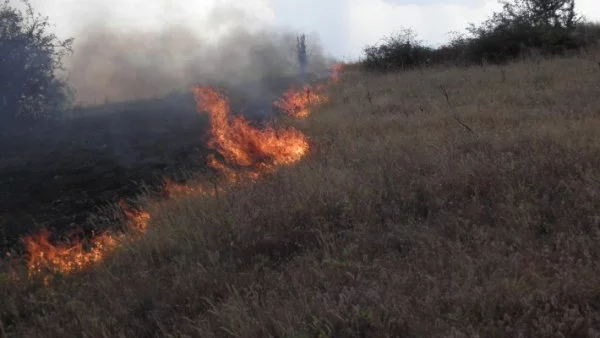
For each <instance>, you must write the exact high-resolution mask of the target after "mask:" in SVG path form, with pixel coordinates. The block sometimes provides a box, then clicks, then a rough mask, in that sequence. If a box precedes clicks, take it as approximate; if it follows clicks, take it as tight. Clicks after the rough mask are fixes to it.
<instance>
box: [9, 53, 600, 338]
mask: <svg viewBox="0 0 600 338" xmlns="http://www.w3.org/2000/svg"><path fill="white" fill-rule="evenodd" d="M596 61H597V60H595V59H594V58H593V57H592V56H578V57H572V58H565V59H555V60H544V61H539V62H527V63H518V64H514V65H509V66H503V67H501V66H499V67H487V68H469V69H438V70H427V71H415V72H408V73H401V74H388V75H382V76H373V75H365V74H360V73H355V74H347V80H346V81H345V82H344V83H342V84H341V85H339V86H338V87H335V88H334V89H332V102H331V104H329V105H327V106H325V107H323V108H321V109H319V110H317V111H316V112H314V114H313V115H312V116H311V117H310V118H309V119H308V120H306V121H302V122H300V123H298V127H299V128H301V129H303V130H304V131H306V133H307V134H309V135H310V136H311V138H312V142H313V144H314V147H313V153H312V154H311V156H310V157H309V158H308V159H306V160H305V161H304V162H303V163H301V164H298V165H297V166H294V167H288V168H284V169H282V170H281V171H279V172H278V173H277V174H275V175H274V176H272V177H269V178H267V179H265V180H264V182H261V183H260V184H256V185H252V186H250V187H248V188H244V189H233V190H231V191H229V192H227V193H224V194H221V195H220V196H219V199H214V198H209V197H206V198H202V197H193V198H192V197H191V198H188V199H182V200H179V201H172V202H167V203H164V204H161V205H159V206H157V207H155V208H154V209H153V210H152V213H153V215H154V219H153V224H152V227H151V230H150V231H149V233H148V235H147V237H146V238H145V239H144V240H143V241H142V242H140V243H137V244H134V245H131V246H130V247H127V248H123V250H121V251H119V252H118V253H117V254H116V255H115V257H113V258H112V259H109V260H108V261H107V262H106V264H104V265H103V266H101V267H98V268H97V269H95V270H93V271H89V272H85V273H82V274H80V275H77V276H73V277H67V278H64V279H62V280H57V281H55V282H54V283H53V284H52V285H51V286H49V287H42V286H40V285H39V284H36V283H35V282H31V283H25V284H21V285H15V284H13V283H9V282H3V283H2V284H0V286H1V287H2V289H0V299H1V300H2V301H1V305H0V316H1V317H0V320H1V321H2V324H1V325H0V328H2V329H1V330H0V336H2V335H3V334H4V335H6V336H24V337H43V336H49V337H71V336H73V337H119V336H123V337H125V336H126V337H229V336H236V337H267V336H274V337H351V336H356V337H392V336H393V337H398V336H400V337H403V336H409V337H410V336H419V337H428V336H455V337H462V336H476V335H479V336H482V337H494V336H510V337H512V336H518V335H519V334H522V335H523V336H536V337H541V336H559V335H560V334H561V333H562V335H564V336H581V337H586V336H596V337H597V336H600V284H599V283H598V281H599V280H600V260H599V258H600V257H599V256H600V245H599V244H600V243H599V239H600V169H599V168H600V134H599V133H598V130H599V128H600V101H599V98H600V71H599V69H598V66H597V64H596ZM444 92H446V93H447V97H446V95H445V94H444ZM467 127H468V128H467ZM469 128H470V130H471V131H469Z"/></svg>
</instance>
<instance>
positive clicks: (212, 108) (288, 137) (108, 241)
mask: <svg viewBox="0 0 600 338" xmlns="http://www.w3.org/2000/svg"><path fill="white" fill-rule="evenodd" d="M341 70H342V68H341V66H339V67H334V68H333V69H332V75H331V81H333V82H335V81H337V79H338V78H339V74H340V72H341ZM323 89H324V85H321V86H313V87H311V86H306V87H304V88H303V89H302V90H296V89H293V88H292V89H290V90H288V91H287V92H286V93H284V94H283V97H282V98H281V99H279V100H277V101H276V102H275V103H274V104H275V105H276V106H277V107H279V108H281V109H282V110H284V111H285V112H287V113H288V114H289V115H291V116H294V117H298V118H304V117H306V116H308V115H309V114H310V109H309V107H310V106H312V105H317V104H321V103H324V102H326V101H327V97H326V96H325V95H324V94H322V91H323ZM193 94H194V96H195V99H196V105H197V110H198V112H199V113H200V112H206V113H208V114H209V116H210V121H211V128H210V133H211V139H210V142H209V147H211V148H213V149H214V150H216V151H217V152H218V153H219V154H220V155H221V157H222V158H223V160H222V161H221V160H219V159H217V157H216V156H214V155H210V156H209V157H208V165H209V166H210V167H211V168H213V169H215V170H217V171H219V172H220V173H221V174H222V178H223V180H222V181H221V182H219V183H217V182H214V184H206V185H202V184H199V185H194V186H191V185H184V184H176V183H173V182H171V181H165V186H164V190H165V193H166V194H167V197H170V198H178V197H179V196H181V195H187V194H192V193H200V194H215V193H218V192H219V191H220V190H222V188H223V187H224V186H228V185H233V184H238V183H240V181H241V179H242V178H250V179H252V180H255V179H257V178H259V177H260V176H262V175H263V174H265V173H269V172H272V171H273V170H274V169H275V168H276V167H277V166H280V165H288V164H292V163H296V162H298V161H299V160H300V159H301V158H303V157H304V156H305V155H306V154H307V153H308V150H309V143H308V139H307V137H306V136H305V135H304V134H302V133H301V132H300V131H298V130H296V129H294V128H287V129H275V128H274V127H272V126H271V125H269V126H267V127H266V128H264V129H257V128H254V127H252V126H251V125H250V124H249V123H248V121H247V120H246V119H244V118H243V117H232V116H231V111H230V106H229V102H228V100H227V99H226V98H225V97H224V96H223V95H222V94H220V93H219V92H217V91H215V90H213V89H211V88H207V87H195V88H193ZM120 207H121V211H122V212H123V213H124V214H125V216H126V217H127V223H128V226H129V229H130V230H133V231H130V232H126V233H122V234H118V235H115V234H111V233H109V232H106V233H102V234H100V235H98V236H96V237H94V238H92V239H91V240H89V241H88V242H84V241H81V240H75V241H73V242H72V243H70V244H52V243H51V242H50V241H49V238H50V233H49V232H48V231H47V230H43V231H41V232H40V233H39V234H37V235H32V236H27V237H24V238H23V242H24V244H25V248H26V250H27V252H28V262H27V267H28V270H29V276H30V277H32V276H33V275H36V274H39V273H42V272H49V273H62V274H68V273H72V272H75V271H78V270H82V269H85V268H87V267H89V266H91V265H93V264H96V263H98V262H100V261H102V260H104V259H105V258H106V256H107V255H108V254H110V253H111V252H112V251H114V250H115V249H116V248H117V247H118V246H119V245H121V243H123V242H124V241H125V240H131V239H132V238H138V237H137V236H136V235H140V234H144V233H145V232H146V230H147V228H148V223H149V221H150V218H151V216H150V214H149V213H148V212H147V211H144V210H141V211H140V210H133V209H131V208H130V207H129V206H128V205H126V204H125V203H123V202H122V201H121V203H120ZM84 244H85V245H84ZM49 278H50V277H49V276H45V277H44V281H45V282H48V280H49Z"/></svg>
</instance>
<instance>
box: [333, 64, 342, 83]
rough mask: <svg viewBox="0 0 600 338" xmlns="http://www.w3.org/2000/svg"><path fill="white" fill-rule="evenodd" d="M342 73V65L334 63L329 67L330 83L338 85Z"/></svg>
mask: <svg viewBox="0 0 600 338" xmlns="http://www.w3.org/2000/svg"><path fill="white" fill-rule="evenodd" d="M343 72H344V64H343V63H336V64H334V65H333V66H332V67H331V78H330V79H331V82H333V83H338V82H339V81H340V79H341V78H342V73H343Z"/></svg>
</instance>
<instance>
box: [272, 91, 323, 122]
mask: <svg viewBox="0 0 600 338" xmlns="http://www.w3.org/2000/svg"><path fill="white" fill-rule="evenodd" d="M321 88H322V87H321V86H316V87H315V88H311V87H310V86H305V87H304V88H303V89H296V88H290V89H288V90H287V91H286V92H285V93H283V96H282V97H281V98H280V99H278V100H276V101H275V102H274V105H275V107H277V108H280V109H281V110H283V111H284V112H286V113H287V114H288V115H290V116H292V117H295V118H300V119H304V118H306V117H308V115H310V106H311V105H319V104H322V103H325V102H327V100H328V98H327V97H326V96H325V95H323V94H320V93H319V91H320V90H321Z"/></svg>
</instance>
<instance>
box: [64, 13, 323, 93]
mask: <svg viewBox="0 0 600 338" xmlns="http://www.w3.org/2000/svg"><path fill="white" fill-rule="evenodd" d="M209 17H210V25H211V27H213V28H215V29H214V30H215V31H218V30H220V31H224V32H226V33H224V34H222V35H221V36H220V37H219V38H218V39H213V38H211V37H207V36H203V35H201V34H200V33H198V32H194V31H193V30H192V29H190V28H189V27H184V26H178V25H171V26H168V27H167V28H165V29H163V30H161V31H159V32H143V31H134V30H131V29H129V30H127V31H124V30H119V29H116V28H114V27H109V25H107V24H106V22H96V23H92V24H90V25H88V26H86V27H85V29H84V30H83V31H81V32H79V33H77V34H75V45H74V54H73V55H72V57H70V58H69V59H68V60H66V68H67V71H68V81H69V83H70V85H71V86H72V87H73V88H74V89H75V91H76V99H77V101H79V102H80V103H84V104H94V103H103V102H104V101H106V100H108V101H122V100H132V99H145V98H153V97H160V96H163V95H165V94H168V93H169V92H172V91H174V90H186V89H188V88H189V87H190V86H191V85H193V84H195V83H217V84H220V85H223V86H226V87H231V88H236V89H237V90H241V91H244V92H245V94H246V95H248V96H250V97H260V96H263V97H264V96H265V93H271V92H273V91H274V90H276V89H280V86H281V85H282V82H286V81H285V79H291V78H294V77H296V76H297V75H298V73H299V67H300V65H298V59H297V50H296V47H297V46H296V43H297V36H298V34H297V33H294V32H289V31H288V32H282V31H276V30H269V29H261V30H256V29H253V30H251V29H247V28H245V26H244V25H243V24H240V22H243V21H244V20H246V18H245V16H244V13H241V12H239V11H236V10H231V9H223V8H219V9H215V10H214V11H213V13H212V15H210V16H209ZM306 44H307V50H308V57H307V58H308V61H307V62H308V65H307V69H306V71H307V72H309V73H310V72H314V73H323V71H324V69H326V68H327V66H328V65H329V64H330V60H329V59H328V58H327V57H326V56H325V55H324V53H323V49H322V47H321V46H320V44H319V41H318V38H317V37H315V36H307V38H306Z"/></svg>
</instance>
